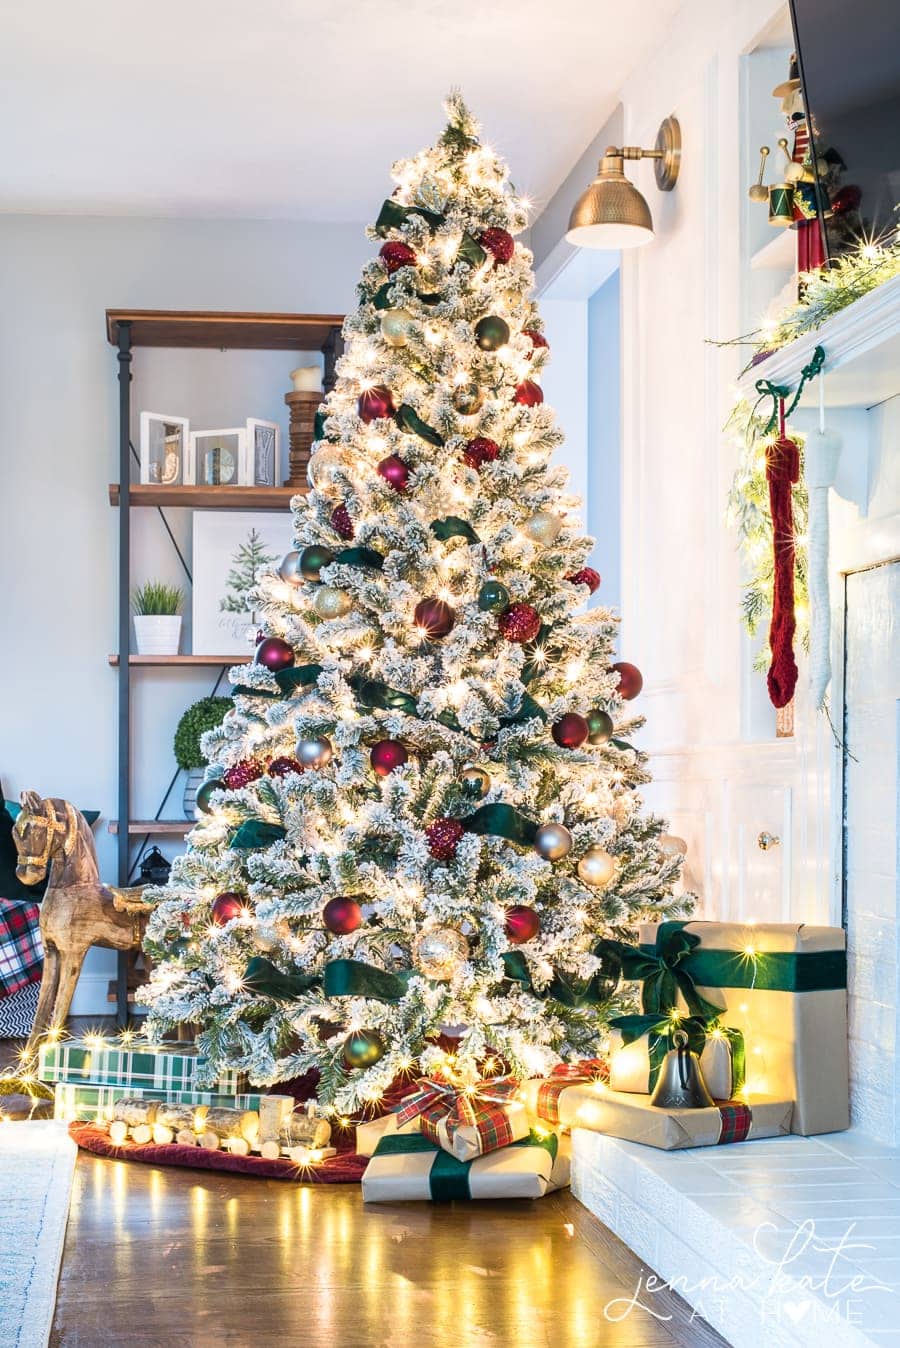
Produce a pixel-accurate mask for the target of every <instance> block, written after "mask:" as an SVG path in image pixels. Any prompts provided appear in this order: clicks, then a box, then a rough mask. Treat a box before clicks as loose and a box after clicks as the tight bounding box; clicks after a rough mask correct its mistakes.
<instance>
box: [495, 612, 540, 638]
mask: <svg viewBox="0 0 900 1348" xmlns="http://www.w3.org/2000/svg"><path fill="white" fill-rule="evenodd" d="M497 626H498V627H499V628H500V635H501V636H502V637H504V638H505V640H507V641H517V642H519V643H520V644H521V643H522V642H524V641H534V639H535V637H536V636H537V634H538V632H539V631H540V630H541V615H540V614H539V613H538V611H537V609H536V608H532V607H531V605H530V604H510V606H509V608H508V609H507V610H506V612H505V613H501V614H500V617H499V618H498V619H497Z"/></svg>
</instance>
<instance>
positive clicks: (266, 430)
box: [241, 417, 281, 487]
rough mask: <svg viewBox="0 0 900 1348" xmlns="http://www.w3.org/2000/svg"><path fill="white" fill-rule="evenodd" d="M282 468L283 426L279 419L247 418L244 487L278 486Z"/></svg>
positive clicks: (243, 464) (243, 465)
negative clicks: (280, 425) (279, 423)
mask: <svg viewBox="0 0 900 1348" xmlns="http://www.w3.org/2000/svg"><path fill="white" fill-rule="evenodd" d="M280 468H281V428H280V427H279V425H278V422H277V421H266V420H264V419H263V418H262V417H248V418H247V434H246V437H245V443H244V458H243V461H242V465H241V486H242V487H277V486H278V474H279V471H280Z"/></svg>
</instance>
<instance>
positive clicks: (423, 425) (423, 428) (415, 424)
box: [394, 403, 444, 449]
mask: <svg viewBox="0 0 900 1348" xmlns="http://www.w3.org/2000/svg"><path fill="white" fill-rule="evenodd" d="M394 420H395V421H396V423H397V425H398V426H399V427H400V429H401V431H408V432H409V434H410V435H417V436H418V437H419V439H420V440H425V441H427V443H428V444H429V445H434V446H435V447H436V448H437V449H440V447H441V445H443V443H444V437H443V436H442V435H440V434H439V433H438V432H437V431H436V430H435V429H434V427H433V426H429V425H428V422H427V421H423V420H422V418H421V417H420V416H419V414H418V412H417V411H416V410H415V408H414V407H410V405H409V403H401V404H400V406H399V407H398V408H397V411H396V413H395V414H394Z"/></svg>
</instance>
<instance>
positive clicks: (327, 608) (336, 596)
mask: <svg viewBox="0 0 900 1348" xmlns="http://www.w3.org/2000/svg"><path fill="white" fill-rule="evenodd" d="M352 607H353V600H352V599H351V598H350V596H349V594H347V592H346V590H338V589H336V588H335V586H333V585H323V586H322V587H321V589H319V590H317V591H316V597H315V599H314V600H313V608H314V609H315V610H316V612H317V613H318V615H319V617H320V618H343V617H344V615H345V614H347V613H349V612H350V610H351V608H352Z"/></svg>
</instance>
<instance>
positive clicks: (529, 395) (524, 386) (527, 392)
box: [515, 379, 544, 407]
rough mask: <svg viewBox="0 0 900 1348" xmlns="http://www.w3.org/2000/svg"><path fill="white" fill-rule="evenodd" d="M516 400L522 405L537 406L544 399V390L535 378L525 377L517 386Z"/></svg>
mask: <svg viewBox="0 0 900 1348" xmlns="http://www.w3.org/2000/svg"><path fill="white" fill-rule="evenodd" d="M515 401H516V402H517V403H519V404H520V406H522V407H537V405H538V403H542V402H543V401H544V390H543V389H542V388H541V386H540V384H536V383H535V382H534V380H533V379H523V380H522V382H521V384H519V385H518V387H517V388H516V396H515Z"/></svg>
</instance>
